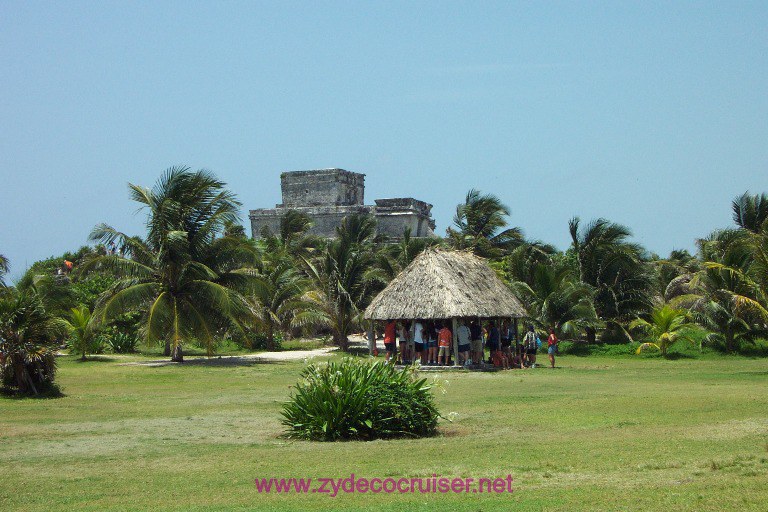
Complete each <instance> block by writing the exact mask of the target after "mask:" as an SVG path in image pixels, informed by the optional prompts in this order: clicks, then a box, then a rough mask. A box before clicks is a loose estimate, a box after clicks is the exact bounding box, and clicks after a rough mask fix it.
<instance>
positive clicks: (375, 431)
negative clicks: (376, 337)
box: [282, 358, 440, 441]
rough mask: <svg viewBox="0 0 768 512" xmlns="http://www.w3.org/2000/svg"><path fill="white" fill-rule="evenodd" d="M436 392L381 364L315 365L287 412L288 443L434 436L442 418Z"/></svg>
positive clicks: (303, 376)
mask: <svg viewBox="0 0 768 512" xmlns="http://www.w3.org/2000/svg"><path fill="white" fill-rule="evenodd" d="M432 388H433V385H431V384H428V383H427V381H426V379H423V378H417V377H415V376H414V373H413V372H412V371H409V370H408V369H400V370H398V369H395V367H394V366H393V365H388V364H384V363H382V362H375V363H369V362H363V361H360V360H358V359H352V358H346V359H342V360H341V361H331V362H329V363H319V364H310V365H308V366H306V367H305V368H304V369H303V370H302V372H301V380H300V381H299V382H298V383H297V384H296V386H295V388H294V389H295V391H294V393H293V394H292V395H291V397H290V399H289V401H288V402H287V403H285V405H284V406H283V410H282V416H283V420H282V423H283V425H284V426H285V427H286V428H287V431H286V435H287V436H288V437H292V438H297V439H307V440H313V441H340V440H352V439H356V440H368V441H370V440H373V439H389V438H395V437H414V438H415V437H427V436H432V435H435V434H436V433H437V420H438V419H439V417H440V414H439V413H438V411H437V407H436V406H435V402H434V397H433V395H432Z"/></svg>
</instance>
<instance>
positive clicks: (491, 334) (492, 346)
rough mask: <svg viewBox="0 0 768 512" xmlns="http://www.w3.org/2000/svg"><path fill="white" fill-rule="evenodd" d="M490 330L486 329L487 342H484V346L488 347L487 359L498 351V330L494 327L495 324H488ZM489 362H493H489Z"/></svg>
mask: <svg viewBox="0 0 768 512" xmlns="http://www.w3.org/2000/svg"><path fill="white" fill-rule="evenodd" d="M489 327H490V329H488V340H487V342H486V345H488V350H490V351H491V352H490V354H489V357H491V356H493V353H494V352H496V351H497V350H499V328H498V327H497V326H496V322H491V323H490V326H489ZM489 362H491V363H492V362H493V361H490V360H489Z"/></svg>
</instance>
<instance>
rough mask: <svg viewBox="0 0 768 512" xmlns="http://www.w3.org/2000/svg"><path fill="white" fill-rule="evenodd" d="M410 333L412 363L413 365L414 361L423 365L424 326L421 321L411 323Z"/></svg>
mask: <svg viewBox="0 0 768 512" xmlns="http://www.w3.org/2000/svg"><path fill="white" fill-rule="evenodd" d="M411 332H412V336H411V339H412V340H413V362H414V363H415V362H416V361H420V362H421V363H422V364H425V361H424V324H422V323H421V320H416V321H415V322H413V328H412V331H411Z"/></svg>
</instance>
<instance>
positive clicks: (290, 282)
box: [248, 254, 318, 349]
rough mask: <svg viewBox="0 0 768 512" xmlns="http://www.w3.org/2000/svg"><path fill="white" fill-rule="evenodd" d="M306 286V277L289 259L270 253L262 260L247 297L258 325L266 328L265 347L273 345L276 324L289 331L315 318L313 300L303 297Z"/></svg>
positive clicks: (307, 281) (282, 329) (273, 346)
mask: <svg viewBox="0 0 768 512" xmlns="http://www.w3.org/2000/svg"><path fill="white" fill-rule="evenodd" d="M308 288H309V280H308V279H307V278H306V277H305V276H304V275H303V274H302V273H301V272H299V271H298V269H297V268H296V267H295V265H294V263H293V261H292V260H291V259H289V258H285V257H277V256H276V255H274V254H273V255H270V256H269V257H267V258H265V259H264V261H263V262H262V263H261V268H260V269H259V272H258V273H257V274H256V275H255V277H254V278H253V283H252V285H251V288H250V292H249V294H248V299H249V301H250V302H251V304H252V308H253V310H254V311H255V312H256V316H255V319H256V323H257V325H258V326H259V327H260V328H262V329H263V331H264V332H266V335H267V347H268V348H270V349H273V348H275V329H276V328H277V329H280V330H281V331H283V332H288V331H289V330H290V329H291V328H292V327H300V326H302V325H306V324H307V323H311V322H313V321H317V320H318V317H317V316H316V315H315V314H314V313H315V307H314V303H313V302H312V301H310V300H309V299H307V297H306V292H307V289H308Z"/></svg>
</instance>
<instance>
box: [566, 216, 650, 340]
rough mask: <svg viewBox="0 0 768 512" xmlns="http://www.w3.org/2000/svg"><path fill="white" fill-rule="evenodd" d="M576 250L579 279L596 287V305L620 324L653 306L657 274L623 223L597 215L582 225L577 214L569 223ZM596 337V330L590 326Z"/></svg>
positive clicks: (608, 318) (602, 315)
mask: <svg viewBox="0 0 768 512" xmlns="http://www.w3.org/2000/svg"><path fill="white" fill-rule="evenodd" d="M568 228H569V231H570V234H571V240H572V242H573V244H572V249H573V251H574V252H575V254H576V260H577V266H578V274H579V280H580V281H581V282H583V283H586V284H588V285H590V286H592V287H593V288H594V289H595V295H594V297H595V309H596V311H597V313H598V315H599V316H600V318H601V319H603V320H605V321H610V322H612V323H613V324H614V325H615V326H616V327H620V328H621V329H623V327H621V323H622V322H624V321H628V320H630V319H631V318H634V317H636V316H638V315H640V314H642V313H643V312H645V311H648V310H650V309H651V304H652V286H653V275H652V272H651V271H650V267H649V265H648V264H647V263H646V261H644V250H643V249H642V247H640V246H639V245H637V244H634V243H630V242H628V241H627V238H629V237H630V236H631V232H630V230H629V229H628V228H626V227H625V226H622V225H621V224H614V223H612V222H609V221H607V220H605V219H597V220H595V221H592V222H590V223H589V224H587V225H586V226H584V227H582V226H581V222H580V219H579V218H578V217H575V218H573V219H571V221H570V222H569V223H568ZM587 338H588V339H589V341H594V331H592V330H591V329H588V330H587Z"/></svg>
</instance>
